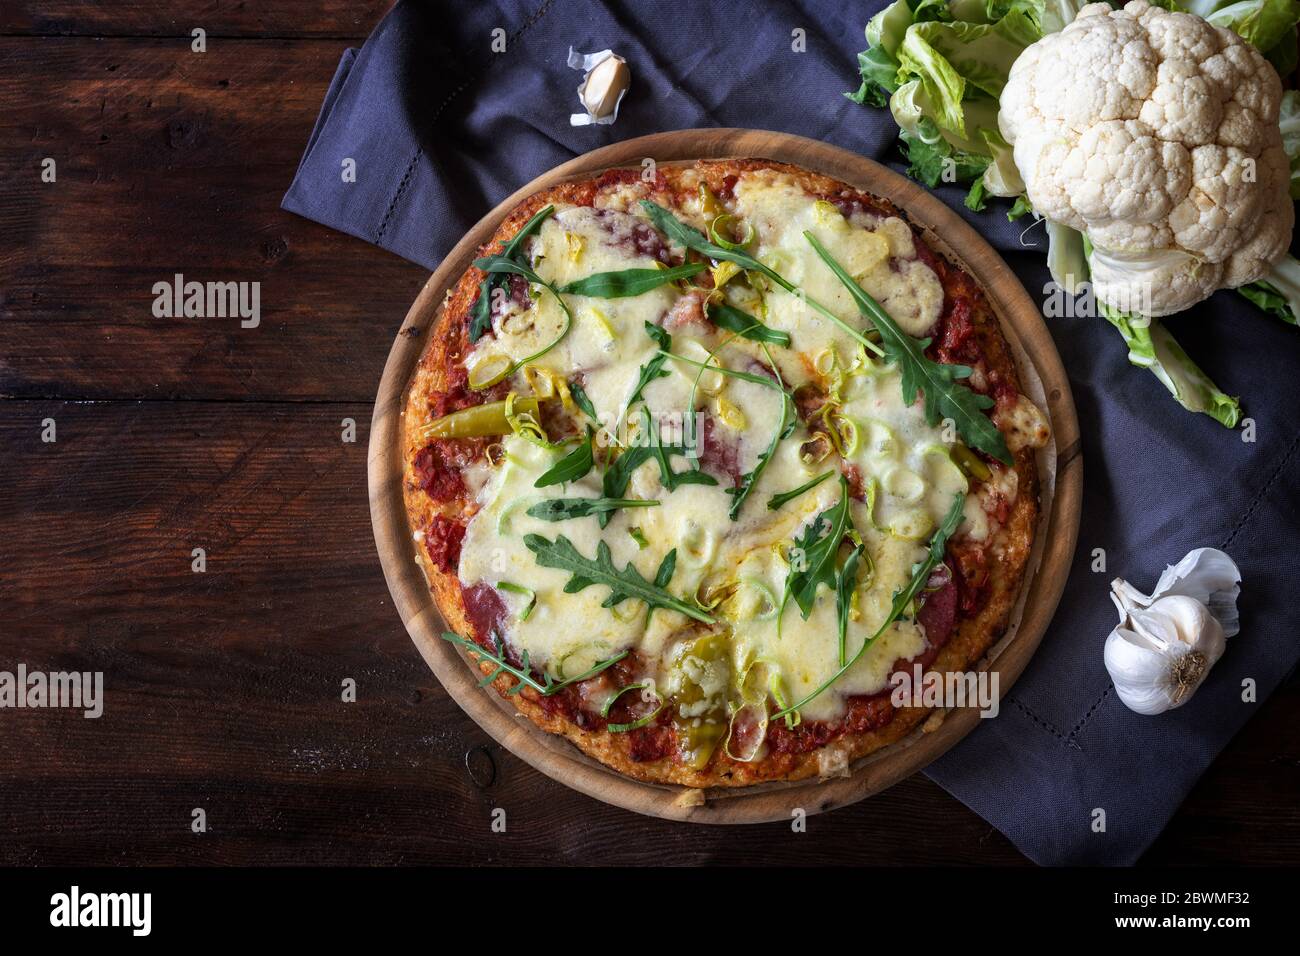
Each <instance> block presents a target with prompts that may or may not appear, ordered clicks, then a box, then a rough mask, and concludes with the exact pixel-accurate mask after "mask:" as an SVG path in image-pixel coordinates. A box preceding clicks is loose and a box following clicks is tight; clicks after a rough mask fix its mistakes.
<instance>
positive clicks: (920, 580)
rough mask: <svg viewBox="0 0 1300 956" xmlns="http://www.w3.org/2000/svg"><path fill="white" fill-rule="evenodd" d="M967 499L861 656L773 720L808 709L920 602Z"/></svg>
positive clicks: (959, 498) (958, 503)
mask: <svg viewBox="0 0 1300 956" xmlns="http://www.w3.org/2000/svg"><path fill="white" fill-rule="evenodd" d="M841 480H842V479H841ZM965 500H966V496H965V495H956V496H955V497H954V498H953V502H952V507H951V508H950V509H948V514H947V515H946V516H945V517H944V519H943V523H942V524H941V525H940V526H939V530H938V531H936V532H935V534H934V537H933V538H932V539H931V540H930V550H929V551H928V552H927V553H926V556H925V559H924V560H923V561H921V562H920V563H919V564H918V565H916V567H915V568H913V569H912V579H911V581H909V582H908V584H907V586H906V587H905V588H903V589H902V590H900V591H898V592H896V593H895V594H894V603H893V604H892V605H890V608H889V616H888V617H886V618H885V621H884V623H883V624H881V625H880V628H879V630H877V631H876V633H875V634H873V635H871V637H869V638H868V639H867V640H865V641H863V642H862V646H861V647H860V648H858V651H857V653H856V654H854V655H853V656H852V657H851V658H849V659H848V660H847V661H846V662H845V663H843V664H841V665H840V667H839V669H838V670H837V671H836V672H835V673H834V674H832V675H831V676H830V677H828V678H827V679H826V680H825V681H824V682H823V683H822V684H821V685H820V686H819V687H817V688H816V689H815V690H812V691H810V692H809V693H808V694H807V695H805V696H804V698H803V699H802V700H800V701H799V702H798V703H795V704H791V705H790V706H789V707H785V708H784V709H782V710H781V711H780V712H779V713H776V714H774V715H773V716H772V719H773V720H776V719H777V718H780V717H785V716H786V715H787V714H793V713H794V712H795V711H797V710H798V709H799V708H800V707H804V706H806V705H807V703H808V702H809V701H810V700H812V699H813V698H814V697H816V696H817V695H818V694H820V693H821V692H822V691H824V690H826V688H828V687H830V686H831V685H832V684H834V683H835V682H836V681H837V680H839V679H840V678H841V677H843V676H844V675H845V674H846V673H847V672H848V670H849V668H851V667H852V666H853V665H854V664H856V663H857V662H858V661H859V660H860V659H861V658H862V655H864V654H865V653H866V652H867V651H868V650H869V649H870V648H871V646H872V645H873V644H875V643H876V641H878V640H879V639H880V637H881V635H882V634H884V633H885V632H886V631H887V630H889V628H890V627H892V626H893V623H894V622H895V621H896V620H898V618H899V617H901V616H902V614H903V611H904V610H905V609H906V608H907V606H908V605H909V604H911V603H912V601H914V600H915V599H916V596H917V595H918V594H919V593H921V589H922V588H924V587H925V583H926V581H928V580H929V579H930V572H931V571H933V570H934V569H935V567H936V566H937V565H938V564H939V563H940V562H941V561H943V553H944V548H946V547H947V545H948V539H949V538H950V537H952V535H953V532H955V531H956V530H957V526H958V525H960V524H961V519H962V505H963V504H965Z"/></svg>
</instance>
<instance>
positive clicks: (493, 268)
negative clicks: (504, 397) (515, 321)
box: [474, 255, 573, 381]
mask: <svg viewBox="0 0 1300 956" xmlns="http://www.w3.org/2000/svg"><path fill="white" fill-rule="evenodd" d="M474 265H475V267H476V268H479V269H482V270H483V271H484V272H486V273H488V275H489V276H493V275H517V276H523V277H524V278H525V279H527V280H528V281H529V282H532V283H535V284H537V285H540V286H541V287H542V288H543V289H545V290H546V291H547V292H549V293H551V295H553V296H555V301H556V302H558V303H559V304H560V309H561V310H562V311H563V312H564V328H562V329H560V333H559V335H557V336H556V337H555V338H553V339H551V341H549V342H547V343H546V344H545V345H543V346H542V347H541V348H540V349H538V350H537V351H536V352H534V353H533V354H532V355H529V356H526V357H524V358H521V359H520V360H519V361H518V362H515V363H514V364H513V365H511V366H510V369H509V371H507V372H506V373H505V375H504V376H501V377H500V378H497V379H496V381H500V380H501V378H505V377H506V376H509V375H513V374H514V372H515V370H516V369H519V368H523V367H524V366H525V365H527V364H528V363H529V362H535V361H537V359H539V358H541V357H542V356H543V355H545V354H546V353H547V352H549V351H550V350H551V349H553V348H555V347H556V346H557V345H559V344H560V341H561V340H562V339H563V338H564V337H565V336H566V335H568V334H569V329H571V328H573V313H572V312H570V311H569V306H568V303H566V302H565V301H564V296H562V295H560V290H559V289H557V288H555V286H553V285H551V284H550V283H549V282H547V281H546V280H545V279H543V278H542V277H541V276H539V275H538V274H537V273H536V272H534V271H533V270H532V269H530V268H528V266H526V265H524V264H523V263H521V262H516V261H515V260H514V259H510V258H508V257H506V256H504V255H500V256H485V257H483V258H482V259H475V260H474Z"/></svg>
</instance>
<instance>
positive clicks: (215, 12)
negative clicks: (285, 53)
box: [0, 0, 392, 39]
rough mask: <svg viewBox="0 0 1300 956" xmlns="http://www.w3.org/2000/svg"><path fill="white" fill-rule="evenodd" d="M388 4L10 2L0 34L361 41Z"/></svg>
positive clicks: (377, 0) (350, 0)
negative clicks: (202, 34)
mask: <svg viewBox="0 0 1300 956" xmlns="http://www.w3.org/2000/svg"><path fill="white" fill-rule="evenodd" d="M391 6H392V0H296V2H293V0H271V2H265V0H263V2H258V0H251V2H249V0H244V2H237V3H218V2H214V0H113V2H112V3H88V2H86V0H13V2H9V3H5V4H4V5H3V6H0V34H21V35H31V36H93V37H120V36H168V37H182V36H189V35H190V31H191V30H192V29H194V28H195V27H202V28H203V29H204V30H206V31H207V33H208V36H209V37H349V38H356V39H364V38H365V37H366V35H367V34H369V32H370V30H371V28H372V27H374V25H375V24H376V23H377V22H378V21H379V18H380V17H382V16H383V15H384V14H385V13H386V12H387V11H388V8H389V7H391Z"/></svg>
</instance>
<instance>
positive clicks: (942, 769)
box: [284, 0, 1300, 864]
mask: <svg viewBox="0 0 1300 956" xmlns="http://www.w3.org/2000/svg"><path fill="white" fill-rule="evenodd" d="M882 5H883V0H869V2H867V3H865V4H860V5H854V4H843V3H837V2H826V3H814V2H811V0H808V2H804V3H795V2H787V0H777V2H768V3H764V4H761V5H758V4H752V3H749V2H746V0H711V2H709V3H680V2H662V0H570V2H563V0H495V2H492V3H471V2H468V0H463V2H460V3H452V2H450V0H440V2H436V3H420V4H417V3H411V2H399V3H398V4H397V6H396V7H395V8H394V9H393V10H392V11H391V13H390V14H389V15H388V16H387V17H386V18H385V19H384V21H383V22H382V23H381V24H380V25H379V26H378V27H377V28H376V30H375V32H374V34H373V35H372V36H371V37H370V39H369V40H367V41H366V43H365V45H364V46H363V47H362V48H361V50H360V51H353V50H349V51H347V53H346V54H345V55H344V57H343V61H342V62H341V63H340V65H339V68H338V72H337V73H336V74H335V77H334V80H333V82H332V83H331V84H330V87H329V90H328V91H327V93H326V96H325V103H324V106H323V108H322V110H321V114H320V118H319V119H318V120H317V123H316V128H315V129H314V130H313V132H312V135H311V139H310V141H309V142H308V145H307V151H306V154H305V155H304V157H303V160H302V164H301V166H300V167H299V169H298V173H297V176H296V177H295V178H294V181H293V185H292V186H291V187H290V189H289V192H288V194H287V195H286V196H285V198H284V208H285V209H288V210H291V211H293V212H295V213H298V214H300V215H302V216H306V217H308V218H310V219H314V220H316V221H318V222H321V223H324V224H326V225H328V226H331V227H333V228H335V229H340V230H343V231H344V232H348V233H350V234H352V235H354V236H358V237H360V238H362V239H365V240H366V241H367V242H372V243H375V244H377V245H380V246H382V247H383V248H385V249H389V250H391V251H393V252H395V253H397V254H398V255H401V256H403V257H405V258H407V259H410V260H412V261H414V262H418V263H420V264H422V265H424V266H427V267H428V268H430V269H432V268H434V267H436V266H437V264H438V262H439V260H440V259H441V257H442V256H443V255H444V254H445V253H446V252H447V251H448V250H450V249H451V247H452V246H453V245H454V244H455V243H456V241H457V240H458V239H459V238H460V237H461V235H462V234H463V233H464V232H465V231H466V230H468V228H469V227H470V226H471V225H473V223H474V222H475V221H477V220H478V219H479V218H480V217H481V216H482V215H483V214H484V213H485V212H487V211H488V210H489V209H491V208H492V206H493V205H494V204H496V203H497V202H499V201H500V200H502V199H503V198H504V197H505V196H507V195H509V194H510V193H511V192H512V191H514V190H515V189H517V188H518V187H519V186H520V184H522V183H526V182H528V181H529V180H531V179H532V178H534V177H535V176H537V175H539V174H540V173H542V172H545V171H546V170H547V169H549V168H551V167H552V166H555V165H556V164H558V163H561V162H563V161H565V160H568V159H570V158H572V157H573V156H575V155H577V154H580V153H583V152H586V151H588V150H590V149H594V148H595V147H598V146H602V145H605V144H607V143H610V142H613V141H616V140H618V139H621V138H627V137H632V136H639V135H642V134H645V133H651V132H656V131H661V130H672V129H684V128H690V127H702V126H746V127H757V128H763V129H773V130H783V131H787V132H791V133H798V134H800V135H803V136H808V137H812V138H814V139H820V140H824V141H826V142H829V143H834V144H836V145H838V146H842V147H844V148H846V149H850V150H853V151H855V152H858V153H861V154H863V155H866V156H871V157H874V158H876V159H878V160H879V161H881V162H884V163H888V164H889V165H891V166H893V167H894V168H895V169H899V170H901V169H902V168H903V164H902V163H901V162H900V157H899V155H898V153H897V150H896V148H895V145H894V144H895V138H896V132H897V131H896V128H895V126H894V124H893V121H892V120H891V118H890V116H889V113H888V112H887V111H882V110H872V109H869V108H866V107H863V106H859V105H858V104H856V103H853V102H851V101H849V100H848V99H846V98H845V97H844V96H843V95H842V94H843V92H844V91H845V90H850V89H856V88H857V85H858V80H857V77H856V76H855V72H856V71H855V64H856V54H857V52H858V50H860V49H861V48H862V47H863V46H864V43H863V37H862V29H863V26H864V25H865V23H866V21H867V19H868V18H869V17H870V16H871V15H872V14H873V13H875V12H876V10H878V9H879V8H880V7H881V6H882ZM798 30H801V31H803V33H802V34H797V33H795V32H794V31H798ZM494 31H500V32H494ZM801 36H802V38H803V40H804V44H803V45H804V46H805V49H804V50H802V51H800V49H799V48H800V45H801V44H800V43H799V38H800V37H801ZM494 37H495V38H497V39H498V40H499V39H500V38H504V44H505V48H504V52H493V45H494V44H493V40H494ZM500 45H501V44H500V42H497V43H496V46H497V47H500ZM570 46H572V47H573V48H574V49H576V50H579V51H582V52H594V51H597V50H602V49H605V48H607V47H608V48H612V49H614V50H615V51H616V52H617V53H619V54H621V55H622V56H624V57H626V58H627V60H628V62H629V64H630V66H631V68H632V73H633V81H632V88H631V90H630V91H629V93H628V95H627V96H626V98H625V99H624V101H623V104H622V108H621V112H620V115H619V119H618V122H617V123H616V124H614V125H612V126H585V127H576V128H575V127H571V126H570V125H569V122H568V117H569V114H570V112H572V111H573V110H574V108H575V105H576V95H575V93H574V90H575V89H576V86H577V84H578V82H579V81H580V79H581V77H580V75H579V74H578V73H576V72H574V71H573V70H570V69H569V68H568V67H567V66H566V55H567V53H568V50H569V47H570ZM348 159H351V160H353V161H354V163H355V181H354V182H349V181H347V178H348V177H345V176H344V175H342V171H343V168H344V165H345V163H344V161H345V160H348ZM964 192H965V190H964V189H962V188H960V187H953V186H947V187H941V188H940V189H939V190H938V195H939V196H940V197H941V198H942V199H944V200H945V201H946V202H947V203H948V204H949V205H950V206H952V207H953V208H954V209H956V210H957V211H958V212H959V213H960V214H962V215H963V216H965V217H966V219H967V220H969V221H970V222H971V223H972V224H974V226H975V227H976V229H978V230H979V231H980V232H981V233H982V234H983V235H984V236H985V237H986V238H987V239H988V240H989V242H991V243H992V244H993V245H994V246H996V247H997V248H998V249H999V250H1001V251H1002V253H1003V254H1004V255H1005V256H1006V258H1007V260H1008V261H1009V262H1010V263H1011V264H1012V266H1013V268H1015V270H1016V271H1017V273H1018V274H1019V275H1020V277H1021V279H1022V280H1023V281H1024V283H1025V286H1026V288H1027V289H1028V290H1029V292H1030V293H1031V295H1034V296H1035V298H1038V297H1040V296H1041V294H1042V293H1043V291H1044V289H1045V286H1046V284H1047V282H1048V275H1047V270H1046V268H1045V266H1044V261H1043V252H1044V249H1045V238H1044V236H1043V230H1042V226H1041V225H1038V226H1032V225H1031V222H1032V220H1030V219H1028V218H1026V219H1021V220H1019V221H1018V222H1016V223H1014V224H1012V223H1009V222H1008V221H1007V219H1006V217H1005V215H1004V212H1005V211H1006V208H1007V207H1006V205H1005V204H1003V203H1001V202H1000V201H998V202H995V203H994V204H992V205H991V206H990V208H989V210H987V211H986V212H984V213H979V214H977V213H972V212H970V211H969V210H967V209H965V208H964V206H963V205H962V198H963V196H964ZM1170 325H1171V327H1172V329H1173V331H1174V333H1175V334H1176V336H1177V337H1178V338H1179V340H1180V341H1181V342H1182V343H1183V345H1184V346H1185V347H1186V349H1187V351H1188V352H1189V353H1191V355H1192V356H1193V357H1194V358H1195V359H1196V360H1197V361H1198V362H1199V364H1200V365H1201V367H1202V368H1204V369H1205V371H1206V372H1208V373H1209V375H1210V376H1211V378H1213V379H1214V380H1215V381H1216V382H1218V383H1219V384H1220V386H1222V387H1223V388H1224V389H1225V390H1226V391H1228V392H1230V393H1241V395H1242V402H1243V406H1244V414H1245V415H1247V416H1249V418H1250V419H1252V420H1253V422H1254V428H1253V436H1252V435H1251V434H1250V433H1248V432H1243V431H1241V430H1238V431H1235V432H1234V431H1229V430H1228V429H1225V428H1223V427H1222V426H1221V425H1219V424H1218V423H1216V422H1214V421H1213V420H1211V419H1210V418H1208V417H1207V416H1204V415H1194V414H1192V413H1190V412H1187V411H1185V410H1183V409H1182V408H1181V407H1179V406H1178V405H1177V404H1176V403H1175V402H1174V401H1173V399H1172V398H1171V397H1170V396H1169V395H1168V394H1167V393H1166V392H1165V391H1164V389H1163V387H1162V386H1161V385H1160V384H1159V382H1157V380H1156V379H1155V377H1154V376H1152V375H1151V374H1150V373H1148V372H1145V371H1143V370H1141V369H1137V368H1134V367H1132V366H1130V365H1129V364H1128V362H1127V360H1126V348H1125V346H1124V343H1123V342H1122V340H1121V339H1120V337H1119V335H1118V334H1116V333H1115V332H1114V330H1112V329H1111V328H1110V326H1109V325H1107V324H1106V323H1105V322H1104V321H1101V320H1099V319H1097V318H1069V317H1066V318H1055V319H1051V320H1048V327H1049V328H1050V329H1051V332H1052V335H1053V337H1054V338H1055V340H1056V344H1057V347H1058V349H1059V350H1060V353H1061V356H1062V358H1063V359H1064V361H1065V367H1066V369H1067V370H1068V372H1069V375H1070V382H1071V387H1072V388H1073V391H1074V400H1075V403H1076V405H1077V407H1078V411H1079V422H1080V426H1081V428H1082V432H1083V454H1084V459H1083V460H1084V476H1085V477H1084V504H1083V511H1084V516H1083V525H1082V530H1081V532H1080V537H1079V547H1078V551H1077V553H1076V555H1075V560H1074V566H1073V569H1072V572H1071V575H1070V578H1069V583H1068V584H1067V586H1066V591H1065V596H1064V598H1063V599H1062V601H1061V605H1060V609H1059V610H1058V611H1057V613H1056V618H1055V620H1054V622H1053V624H1052V626H1051V628H1050V630H1049V631H1048V633H1047V635H1046V636H1045V637H1044V639H1043V643H1042V646H1041V647H1040V648H1039V650H1038V652H1037V654H1036V655H1035V657H1034V659H1033V661H1032V662H1031V663H1030V665H1029V667H1028V669H1027V670H1026V671H1025V673H1024V675H1023V676H1022V677H1021V679H1020V680H1019V682H1017V684H1016V685H1015V687H1014V688H1013V689H1012V690H1011V691H1010V692H1009V693H1008V694H1007V696H1006V698H1005V699H1004V700H1003V703H1002V708H1001V713H1000V715H999V716H998V717H997V718H996V719H992V720H985V721H982V722H981V723H980V726H979V727H978V728H977V729H976V730H975V731H974V732H973V733H971V734H970V735H969V736H968V737H967V738H966V739H965V740H964V741H962V742H961V743H960V744H959V745H958V746H956V747H954V748H953V749H952V750H951V751H950V752H949V753H948V754H947V755H946V756H944V757H943V758H942V759H940V760H939V761H937V762H936V763H934V764H932V765H931V766H930V767H929V768H928V769H927V771H926V773H927V774H928V775H929V776H930V777H931V778H932V779H933V780H935V781H937V782H938V783H939V784H940V785H941V786H943V787H944V788H945V789H946V790H948V791H949V792H950V793H952V794H953V795H954V796H956V797H957V798H958V799H960V800H962V801H963V802H964V803H966V804H967V805H968V806H970V807H971V808H972V809H974V810H975V811H976V812H978V813H979V814H981V815H982V816H983V817H984V818H985V819H987V820H988V821H989V822H991V823H992V824H993V825H994V826H996V827H997V828H998V829H1000V830H1001V831H1002V832H1003V833H1005V834H1006V835H1007V836H1008V837H1010V838H1011V840H1013V841H1014V842H1015V844H1016V845H1017V846H1018V847H1019V848H1020V849H1021V850H1022V851H1023V852H1024V853H1025V854H1027V855H1028V856H1029V857H1030V858H1032V859H1033V860H1036V861H1038V862H1039V863H1045V864H1065V863H1075V864H1078V863H1093V864H1126V863H1132V862H1134V861H1135V860H1137V858H1138V857H1139V856H1140V855H1141V854H1142V852H1143V851H1144V850H1145V849H1146V847H1147V846H1149V845H1150V843H1151V841H1152V840H1153V839H1155V837H1156V836H1157V834H1159V832H1160V830H1161V829H1162V828H1163V827H1164V826H1165V824H1166V822H1168V820H1169V818H1170V816H1171V815H1172V814H1173V812H1174V810H1175V809H1176V808H1177V807H1178V805H1179V803H1180V802H1181V801H1182V800H1183V798H1184V797H1185V796H1186V794H1187V792H1188V791H1189V789H1190V788H1191V786H1192V784H1193V783H1194V782H1195V781H1196V779H1197V777H1199V776H1200V774H1201V773H1202V771H1204V770H1205V768H1206V766H1208V765H1209V763H1210V761H1211V760H1213V759H1214V757H1215V755H1216V754H1217V753H1218V752H1219V751H1220V750H1221V749H1222V748H1223V747H1224V745H1226V744H1227V742H1228V741H1229V740H1230V739H1231V738H1232V736H1233V734H1235V733H1236V732H1237V730H1238V729H1239V728H1240V727H1241V726H1242V725H1243V724H1244V723H1245V722H1246V720H1248V719H1249V718H1250V716H1251V715H1252V714H1253V713H1254V712H1255V710H1256V709H1257V708H1258V707H1259V706H1260V705H1259V703H1258V702H1259V701H1261V700H1263V699H1264V698H1265V697H1266V696H1267V695H1268V694H1269V693H1270V692H1271V691H1272V690H1273V688H1275V687H1276V686H1277V685H1278V683H1279V682H1281V681H1282V680H1283V679H1284V678H1285V677H1286V676H1287V675H1288V673H1289V672H1290V671H1291V670H1292V669H1293V667H1294V665H1295V662H1296V659H1297V656H1298V655H1300V649H1298V647H1297V635H1298V634H1300V601H1297V600H1296V599H1295V596H1294V587H1295V581H1296V580H1297V578H1300V548H1297V547H1296V546H1295V539H1296V534H1297V529H1298V527H1300V514H1298V509H1300V505H1298V504H1297V502H1300V467H1298V465H1300V460H1298V459H1297V453H1296V450H1297V447H1298V446H1300V427H1298V426H1297V422H1296V415H1295V409H1296V407H1297V403H1296V398H1297V387H1296V384H1295V383H1296V376H1295V369H1296V368H1297V362H1298V361H1300V338H1298V336H1300V330H1297V329H1296V328H1294V327H1291V326H1287V325H1284V324H1283V323H1281V322H1279V321H1277V320H1276V319H1273V318H1270V317H1267V316H1265V315H1263V314H1262V313H1260V312H1258V311H1257V310H1256V309H1255V308H1254V307H1253V306H1251V305H1250V304H1248V303H1247V302H1246V301H1245V300H1243V299H1241V298H1239V297H1238V296H1236V295H1235V294H1233V293H1226V292H1221V293H1219V294H1217V295H1216V296H1214V298H1213V299H1211V300H1210V301H1209V302H1207V303H1204V304H1203V305H1201V306H1200V307H1198V308H1196V309H1194V310H1192V312H1190V313H1189V314H1187V315H1185V316H1181V317H1179V318H1178V319H1176V320H1175V321H1173V322H1171V323H1170ZM1250 437H1253V439H1254V440H1253V441H1247V440H1243V438H1250ZM1200 546H1212V547H1218V548H1222V549H1223V550H1225V551H1227V552H1228V553H1229V554H1231V555H1232V556H1233V558H1235V559H1236V561H1237V563H1238V565H1240V567H1241V571H1242V575H1243V578H1244V586H1243V589H1242V595H1241V600H1240V607H1241V633H1240V634H1239V635H1238V636H1236V637H1234V638H1232V639H1231V640H1230V641H1229V644H1228V649H1227V653H1226V654H1225V655H1224V657H1223V659H1222V660H1221V661H1220V662H1219V664H1218V666H1217V667H1216V668H1215V669H1214V671H1213V672H1212V673H1211V675H1210V677H1209V678H1208V679H1207V681H1206V683H1205V684H1204V685H1203V686H1202V688H1201V689H1200V691H1199V692H1198V693H1197V695H1196V697H1195V698H1194V699H1193V700H1192V701H1191V702H1190V703H1188V704H1187V705H1185V706H1183V707H1182V708H1180V709H1178V710H1175V711H1172V712H1169V713H1166V714H1163V715H1161V716H1158V717H1142V716H1138V715H1137V714H1134V713H1132V712H1130V711H1129V710H1127V709H1126V708H1125V707H1124V705H1123V704H1122V703H1120V702H1119V700H1118V699H1117V698H1116V696H1115V692H1114V689H1113V687H1112V686H1111V684H1110V681H1109V679H1108V677H1107V674H1106V670H1105V668H1104V666H1103V664H1102V644H1103V642H1104V640H1105V637H1106V635H1107V634H1108V633H1109V631H1110V630H1111V628H1112V627H1113V626H1114V624H1115V621H1116V612H1115V609H1114V607H1112V605H1111V602H1110V601H1109V600H1108V599H1107V592H1108V585H1109V582H1110V581H1111V579H1112V578H1114V577H1117V576H1118V577H1124V578H1126V579H1128V580H1129V581H1131V582H1133V583H1134V584H1135V585H1137V586H1138V587H1141V588H1143V589H1148V588H1150V587H1151V586H1153V585H1154V583H1155V579H1156V577H1157V576H1158V574H1159V572H1160V571H1161V570H1162V569H1163V568H1164V566H1165V565H1166V564H1169V563H1173V562H1175V561H1177V560H1178V559H1179V558H1181V557H1182V556H1183V555H1184V554H1185V553H1186V552H1187V551H1189V550H1190V549H1192V548H1194V547H1200ZM1103 562H1104V563H1103ZM1097 567H1101V569H1100V570H1095V568H1097ZM1248 679H1249V680H1251V681H1253V682H1254V686H1255V688H1256V692H1255V697H1254V699H1253V700H1243V682H1244V681H1247V680H1248ZM1098 810H1100V811H1104V828H1102V827H1101V826H1100V825H1099V821H1101V820H1102V819H1103V818H1102V816H1101V815H1099V814H1098V813H1097V811H1098Z"/></svg>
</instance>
